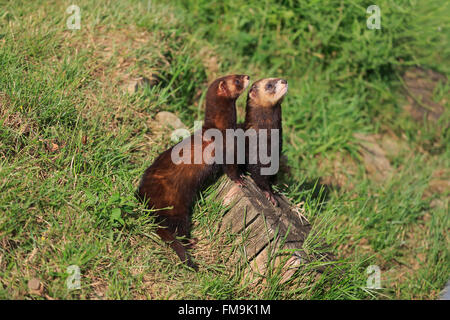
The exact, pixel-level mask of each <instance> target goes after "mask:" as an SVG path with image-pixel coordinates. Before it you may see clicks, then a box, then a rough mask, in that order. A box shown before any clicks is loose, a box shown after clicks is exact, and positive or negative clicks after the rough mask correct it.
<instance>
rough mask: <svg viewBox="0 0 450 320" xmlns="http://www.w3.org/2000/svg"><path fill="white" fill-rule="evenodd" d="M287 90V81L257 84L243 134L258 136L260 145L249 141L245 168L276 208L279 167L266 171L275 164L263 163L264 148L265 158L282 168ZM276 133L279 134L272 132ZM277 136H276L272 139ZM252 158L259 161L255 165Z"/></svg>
mask: <svg viewBox="0 0 450 320" xmlns="http://www.w3.org/2000/svg"><path fill="white" fill-rule="evenodd" d="M287 89H288V84H287V81H286V80H284V79H279V78H267V79H261V80H259V81H256V82H255V83H254V84H253V85H252V86H251V88H250V90H249V92H248V97H247V108H246V115H245V123H244V130H246V131H247V130H248V129H254V130H255V132H256V136H257V144H256V143H254V142H253V143H248V142H251V138H249V139H248V140H247V148H246V165H245V168H246V170H247V171H248V172H249V173H250V175H251V177H252V178H253V180H254V181H255V183H256V184H257V185H258V187H259V188H260V189H261V190H262V191H263V192H264V194H265V195H266V197H267V199H269V200H270V202H272V204H273V205H274V206H277V205H278V202H277V200H276V199H275V197H274V194H273V189H272V185H273V183H274V181H275V177H276V174H277V171H278V167H276V168H275V169H276V171H271V170H267V169H268V168H269V167H271V165H272V164H273V163H266V162H267V161H262V158H261V156H262V153H261V151H262V149H261V146H262V145H265V146H266V150H267V152H266V154H265V155H264V156H267V157H269V158H271V159H270V161H271V162H273V161H276V162H277V163H278V164H279V157H280V156H281V150H282V126H281V102H282V101H283V98H284V96H285V95H286V93H287ZM273 129H275V130H278V131H272V130H273ZM263 131H264V132H263ZM277 133H278V134H277ZM274 134H276V136H273V135H274ZM273 139H276V140H273ZM263 153H264V152H263ZM252 156H253V157H255V158H256V159H255V158H254V160H255V161H253V162H252V161H251V158H252ZM275 157H278V158H277V159H276V158H275ZM267 172H269V173H267Z"/></svg>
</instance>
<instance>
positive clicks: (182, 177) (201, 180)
mask: <svg viewBox="0 0 450 320" xmlns="http://www.w3.org/2000/svg"><path fill="white" fill-rule="evenodd" d="M249 79H250V77H249V76H247V75H229V76H225V77H222V78H219V79H217V80H215V81H214V82H213V83H212V84H211V85H210V86H209V88H208V91H207V93H206V109H205V121H204V124H203V126H202V129H201V130H199V131H197V132H196V133H194V134H193V135H192V136H191V137H189V138H186V139H184V140H183V141H181V142H180V143H179V144H177V145H175V146H173V147H172V148H170V149H168V150H166V151H164V152H163V153H161V154H160V155H159V156H158V157H157V158H156V160H155V161H154V162H153V164H152V165H151V166H150V167H149V168H147V169H146V170H145V172H144V175H143V177H142V179H141V182H140V185H139V188H138V190H137V197H138V199H140V200H141V201H144V202H146V206H147V207H148V208H152V209H158V210H157V211H156V212H155V216H156V221H157V222H158V223H159V227H158V229H157V234H158V235H159V236H160V237H161V238H162V239H163V240H164V241H166V242H168V243H169V244H170V246H171V247H172V248H173V249H174V250H175V252H176V253H177V255H178V257H179V258H180V259H181V261H184V262H186V263H187V265H189V266H190V267H193V268H194V269H196V266H195V264H194V263H193V262H192V259H191V258H190V256H189V254H188V253H187V251H186V248H187V247H188V241H187V239H188V238H189V235H190V234H189V233H190V232H189V229H190V219H189V217H190V213H191V210H192V204H193V200H194V198H195V197H196V195H197V193H198V192H199V190H200V188H201V187H202V186H203V185H204V184H205V182H206V181H207V180H208V179H209V178H211V177H214V176H217V174H218V173H219V172H220V171H221V169H222V168H223V170H224V171H225V173H226V174H227V175H228V176H229V177H230V178H231V179H232V180H233V181H235V182H236V183H241V181H240V176H239V173H238V169H237V167H238V166H237V165H231V164H230V165H224V164H217V163H212V164H211V163H209V162H208V161H205V160H206V159H204V158H203V157H202V156H201V159H200V161H198V158H195V152H196V148H197V150H198V144H195V141H196V139H198V140H197V141H200V143H199V145H200V149H201V150H200V151H201V153H202V154H203V151H204V150H205V149H206V148H208V147H211V144H215V142H214V139H212V138H208V137H206V135H205V133H207V132H208V130H209V129H213V130H214V129H217V130H219V131H220V132H221V134H222V135H223V136H224V137H225V130H226V129H236V100H237V98H238V97H239V95H240V94H241V93H242V92H243V91H244V90H245V89H246V88H247V86H248V84H249ZM192 142H194V143H192ZM186 143H187V149H186V148H185V149H181V152H175V154H176V153H178V154H177V155H179V156H181V157H183V156H186V157H187V159H188V161H184V163H178V162H176V163H175V162H174V158H173V155H174V153H173V151H174V149H175V150H177V148H179V147H180V146H183V145H182V144H184V145H185V146H186ZM213 147H214V148H216V147H215V146H214V145H213ZM186 150H188V151H190V154H187V153H186V154H184V152H186ZM214 150H215V151H214V152H212V153H211V154H212V155H215V153H216V151H217V149H214ZM223 151H224V154H226V147H225V148H224V150H223ZM177 237H183V242H180V241H179V240H177Z"/></svg>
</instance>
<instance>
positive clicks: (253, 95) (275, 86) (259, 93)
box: [247, 78, 288, 107]
mask: <svg viewBox="0 0 450 320" xmlns="http://www.w3.org/2000/svg"><path fill="white" fill-rule="evenodd" d="M287 90H288V83H287V81H286V80H284V79H280V78H266V79H261V80H258V81H256V82H255V83H253V85H252V87H251V88H250V90H249V92H248V98H247V104H250V105H251V106H255V107H273V106H275V105H277V104H278V103H280V102H281V101H282V100H283V98H284V96H285V95H286V93H287Z"/></svg>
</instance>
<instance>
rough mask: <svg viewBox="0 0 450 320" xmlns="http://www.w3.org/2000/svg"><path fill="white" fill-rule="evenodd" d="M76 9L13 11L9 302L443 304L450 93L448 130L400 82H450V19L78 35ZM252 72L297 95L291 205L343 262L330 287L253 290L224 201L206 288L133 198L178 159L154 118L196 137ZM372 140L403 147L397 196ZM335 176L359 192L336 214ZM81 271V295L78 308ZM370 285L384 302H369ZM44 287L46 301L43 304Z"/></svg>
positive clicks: (229, 23)
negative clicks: (414, 113) (422, 75)
mask: <svg viewBox="0 0 450 320" xmlns="http://www.w3.org/2000/svg"><path fill="white" fill-rule="evenodd" d="M70 4H72V3H70V2H68V1H62V0H55V1H33V2H31V3H30V2H27V1H1V2H0V70H1V71H0V284H1V285H0V298H2V299H10V298H19V299H28V298H33V299H38V298H56V299H80V298H81V299H93V298H102V299H136V298H150V299H175V298H187V299H192V298H199V299H243V298H249V299H254V298H264V299H377V298H388V299H392V298H397V299H411V298H415V299H435V298H437V297H438V295H439V292H440V290H441V289H442V287H443V286H444V285H445V283H446V281H447V280H448V278H449V276H450V270H449V267H448V266H449V251H448V247H449V246H448V244H449V240H448V229H449V226H450V225H449V221H448V220H449V219H448V199H449V198H448V196H449V194H448V190H444V191H441V192H436V191H435V189H433V188H431V185H432V182H433V181H434V180H436V175H438V176H439V172H443V174H441V175H442V177H441V178H439V179H441V180H445V179H447V180H448V179H449V178H450V177H449V159H450V157H449V156H450V154H449V148H448V146H449V135H448V134H449V130H448V123H449V120H450V118H449V112H448V97H449V95H448V93H449V87H448V83H447V84H444V83H441V84H440V85H439V86H438V87H437V88H436V90H435V92H434V100H435V101H436V102H440V103H443V104H444V106H445V108H446V111H445V112H444V114H443V115H442V117H441V119H440V120H439V121H438V123H436V124H435V123H431V122H415V121H414V120H412V118H411V117H410V116H409V115H408V114H407V113H406V112H405V111H404V110H403V106H404V105H405V104H406V101H405V98H404V96H403V93H402V83H401V81H400V79H399V76H400V75H401V74H402V73H403V72H404V70H406V69H407V68H409V67H412V66H416V65H418V66H421V67H423V68H430V69H433V70H436V71H438V72H440V73H442V74H444V75H446V76H447V77H448V75H449V70H448V66H449V60H450V59H449V50H450V45H449V41H448V40H449V39H448V37H449V35H450V30H449V24H448V12H449V4H448V3H447V2H446V1H438V0H433V1H427V2H424V1H422V2H420V1H380V2H379V3H377V4H378V5H379V6H380V8H381V14H382V16H381V26H382V29H381V30H369V29H367V28H366V19H367V17H368V14H366V11H365V8H367V7H368V6H369V5H370V4H372V3H369V2H367V1H341V2H337V1H320V2H319V1H281V2H279V1H263V2H261V1H254V0H249V1H234V2H230V3H228V2H225V3H220V4H219V3H210V2H209V1H190V0H185V1H181V0H180V1H176V2H174V3H171V4H169V2H167V3H165V2H159V1H151V2H149V1H147V0H141V1H138V0H126V1H120V2H113V1H108V2H106V3H103V2H102V3H101V4H100V3H99V2H97V1H92V0H85V1H79V6H80V8H81V14H82V16H81V17H82V20H81V29H80V30H73V31H72V30H67V29H66V24H65V23H66V19H67V18H68V16H69V15H68V14H66V13H65V10H66V8H67V7H68V6H69V5H70ZM149 4H150V5H149ZM439 30H440V31H439ZM234 72H236V73H237V72H239V73H246V74H249V75H250V76H251V78H252V80H256V79H259V78H262V77H269V76H275V77H277V76H280V77H284V78H286V79H287V80H288V81H289V93H288V95H287V97H286V99H285V102H284V103H283V126H284V137H283V138H284V144H283V146H284V151H283V152H284V154H285V155H286V156H287V159H288V165H289V168H290V170H289V172H284V173H283V174H282V176H281V182H280V184H279V187H280V189H281V190H282V191H283V192H284V193H286V195H287V196H289V197H290V198H291V199H292V201H293V202H294V203H301V202H303V206H304V208H305V215H306V216H307V217H308V219H309V220H310V221H311V222H312V225H313V232H312V233H311V235H310V237H309V238H308V240H307V242H306V245H305V248H306V249H307V250H309V252H311V253H319V252H320V251H321V250H323V245H322V244H323V242H325V243H327V244H328V246H329V248H330V250H332V251H333V252H334V253H335V254H336V256H337V261H336V262H334V263H333V266H334V268H330V269H327V270H326V271H325V272H324V273H322V274H316V273H315V272H314V271H313V270H314V264H313V265H305V266H303V267H302V268H301V269H300V270H299V271H298V272H297V273H296V275H295V276H294V277H293V278H292V279H291V280H290V281H288V282H287V283H281V281H280V279H281V274H280V270H278V269H277V268H270V272H269V273H268V274H267V275H266V276H265V277H258V276H256V278H255V279H253V280H251V279H250V278H249V277H248V275H247V274H246V272H245V270H246V261H245V259H243V258H242V257H241V256H240V250H241V246H240V245H239V241H237V242H236V241H235V240H236V239H237V240H239V236H238V235H231V234H227V235H223V236H219V235H218V234H217V226H218V223H219V222H220V219H221V216H222V215H223V213H224V211H225V210H226V209H224V208H222V207H221V206H220V205H219V204H218V203H217V202H216V201H214V200H212V199H213V198H214V197H208V195H210V193H212V192H213V190H214V188H211V189H209V190H207V191H205V193H204V194H203V195H202V196H201V197H200V198H199V200H198V201H197V202H196V204H195V208H194V215H193V234H194V236H195V237H197V238H198V239H199V244H198V246H197V248H196V249H195V250H194V251H193V255H194V258H195V259H196V261H197V262H198V264H199V266H200V271H199V272H198V273H194V272H192V271H191V270H189V269H188V268H187V267H185V266H183V265H181V264H180V263H179V262H178V260H177V257H176V255H175V254H174V253H173V252H172V251H171V250H170V249H169V248H168V247H167V246H166V245H165V244H164V243H162V241H161V240H159V238H158V237H157V236H156V234H155V225H154V222H153V219H152V218H151V217H150V216H149V214H148V212H146V211H145V210H144V209H143V207H142V206H141V205H139V204H138V203H137V201H136V200H135V199H134V197H133V193H134V191H135V189H136V186H137V183H138V181H139V178H140V176H141V174H142V173H143V170H144V169H145V168H146V167H147V166H148V165H149V164H150V163H151V161H152V160H153V159H154V157H155V156H156V155H157V154H158V153H159V152H161V151H163V150H165V149H166V148H167V147H168V146H170V145H171V142H170V139H168V138H167V137H169V134H170V131H169V130H166V131H164V132H163V135H162V136H160V135H158V134H157V133H156V132H155V130H154V125H153V122H154V120H153V116H154V115H155V114H156V113H157V112H159V111H162V110H167V111H171V112H174V113H175V114H177V115H178V116H179V117H180V119H182V120H183V122H184V123H185V124H186V125H187V126H189V127H191V126H192V124H193V121H194V120H201V119H202V117H203V110H204V109H203V102H204V93H205V89H206V87H207V84H208V81H211V80H212V79H213V78H214V77H216V76H219V75H222V74H229V73H234ZM150 73H153V74H156V75H158V77H159V78H160V79H161V80H160V82H159V84H158V85H156V86H153V87H149V86H147V87H144V88H143V89H141V90H139V91H138V92H137V93H136V94H134V95H129V94H126V93H125V92H126V90H124V89H123V84H124V83H126V81H127V80H128V79H130V78H132V77H134V76H138V75H148V74H150ZM244 104H245V98H241V99H239V100H238V114H239V117H240V119H243V115H244V109H243V106H244ZM355 133H365V134H368V135H373V134H377V135H378V136H381V137H385V136H387V135H388V134H391V133H393V134H395V136H396V137H398V140H399V141H400V143H401V145H402V146H404V148H401V149H399V150H397V151H398V152H394V153H388V155H387V157H388V160H389V161H390V164H391V167H392V170H391V172H390V174H389V175H388V176H386V177H385V178H384V179H382V180H381V181H377V180H376V179H374V178H373V176H371V175H370V174H368V173H367V172H366V170H365V168H364V161H363V157H362V156H361V154H360V151H361V145H360V144H359V143H358V141H357V139H356V138H355V136H354V134H355ZM336 163H338V164H339V166H340V165H342V167H340V168H341V169H340V171H339V172H337V173H339V174H340V175H342V176H344V178H345V183H344V184H343V185H341V188H337V187H334V186H332V187H331V188H327V189H326V190H325V189H323V190H322V191H323V193H322V195H321V196H318V193H319V189H320V188H321V187H322V184H323V181H324V178H325V177H328V176H332V175H333V174H335V173H336V165H335V164H336ZM284 184H286V185H287V186H284ZM314 186H315V187H314ZM323 187H324V188H325V187H326V186H323ZM236 243H238V244H236ZM236 257H237V258H236ZM233 259H235V260H233ZM236 259H237V260H236ZM231 261H233V263H231ZM319 264H320V263H319ZM70 265H78V266H79V267H80V269H81V286H82V287H81V290H74V291H69V290H67V288H66V284H65V282H66V279H67V277H68V274H67V273H66V269H67V267H68V266H70ZM369 265H378V266H379V267H380V268H381V279H382V287H383V289H381V290H369V289H367V288H365V286H366V280H367V274H366V268H367V267H368V266H369ZM31 278H38V279H40V281H41V282H42V283H43V284H44V286H45V291H44V294H43V296H38V295H34V294H31V293H30V292H29V291H28V288H27V282H28V280H29V279H31Z"/></svg>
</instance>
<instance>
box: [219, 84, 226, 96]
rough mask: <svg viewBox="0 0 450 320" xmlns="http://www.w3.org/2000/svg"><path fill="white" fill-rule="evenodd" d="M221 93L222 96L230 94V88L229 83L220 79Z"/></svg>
mask: <svg viewBox="0 0 450 320" xmlns="http://www.w3.org/2000/svg"><path fill="white" fill-rule="evenodd" d="M218 94H219V95H221V96H226V95H227V94H228V90H227V84H226V83H225V81H220V82H219V92H218Z"/></svg>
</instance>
